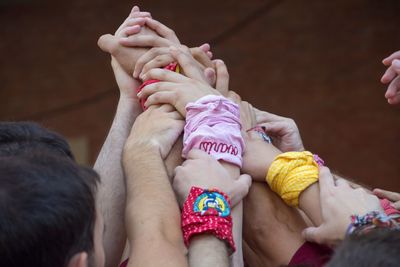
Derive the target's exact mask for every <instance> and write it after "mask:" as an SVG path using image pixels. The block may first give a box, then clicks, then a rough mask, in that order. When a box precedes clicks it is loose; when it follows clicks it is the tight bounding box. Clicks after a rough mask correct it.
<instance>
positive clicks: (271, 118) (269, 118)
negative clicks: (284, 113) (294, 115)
mask: <svg viewBox="0 0 400 267" xmlns="http://www.w3.org/2000/svg"><path fill="white" fill-rule="evenodd" d="M254 109H255V112H256V120H257V124H260V123H264V122H277V121H282V120H285V119H288V118H285V117H281V116H278V115H275V114H272V113H269V112H266V111H262V110H259V109H257V108H254Z"/></svg>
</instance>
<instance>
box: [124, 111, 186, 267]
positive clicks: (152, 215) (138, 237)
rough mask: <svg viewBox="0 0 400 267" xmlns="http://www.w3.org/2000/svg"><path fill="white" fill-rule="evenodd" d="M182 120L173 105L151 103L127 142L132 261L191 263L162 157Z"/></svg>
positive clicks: (131, 263) (127, 211)
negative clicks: (151, 105)
mask: <svg viewBox="0 0 400 267" xmlns="http://www.w3.org/2000/svg"><path fill="white" fill-rule="evenodd" d="M183 126H184V121H183V119H182V117H181V116H180V115H179V113H178V112H176V111H174V109H173V108H172V107H171V106H169V105H163V106H159V107H151V108H149V109H148V110H146V111H145V112H143V113H142V114H141V115H140V116H139V117H138V118H137V120H136V122H135V124H134V125H133V127H132V131H131V133H130V135H129V137H128V140H127V142H126V145H125V147H124V154H123V166H124V170H125V175H126V192H127V195H126V196H127V200H126V209H125V218H126V221H125V227H126V229H127V236H128V241H129V245H130V246H129V262H128V266H171V267H172V266H188V264H187V258H186V248H185V246H184V244H183V239H182V232H181V227H180V210H179V206H178V202H177V201H176V198H175V194H174V192H173V190H172V186H171V183H170V182H169V179H168V175H167V172H166V169H165V167H164V161H163V159H164V158H165V157H166V156H167V155H168V153H169V150H170V149H171V148H172V146H173V144H174V143H175V141H176V139H177V138H178V137H179V135H180V134H181V132H182V130H183Z"/></svg>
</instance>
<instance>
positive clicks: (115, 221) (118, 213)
mask: <svg viewBox="0 0 400 267" xmlns="http://www.w3.org/2000/svg"><path fill="white" fill-rule="evenodd" d="M136 106H137V104H136V103H134V102H133V100H131V99H127V98H123V97H121V98H120V100H119V102H118V107H117V111H116V115H115V118H114V121H113V123H112V126H111V129H110V131H109V133H108V136H107V138H106V141H105V142H104V145H103V147H102V148H101V151H100V153H99V156H98V158H97V160H96V163H95V165H94V169H95V170H96V171H97V172H98V173H99V175H100V177H101V183H100V184H99V189H98V194H97V205H98V207H99V208H100V209H101V211H102V215H103V218H104V224H105V226H106V230H105V233H104V237H103V244H104V248H105V253H106V266H107V267H108V266H109V267H114V266H117V265H118V263H119V261H120V258H121V255H122V252H123V249H124V245H125V240H126V234H125V226H124V221H125V220H124V209H125V183H124V173H123V170H122V165H121V160H122V150H123V147H124V144H125V141H126V139H127V137H128V135H129V132H130V129H131V128H132V124H133V122H134V120H135V118H136V117H137V115H138V114H139V111H137V109H136Z"/></svg>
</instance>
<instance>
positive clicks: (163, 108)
mask: <svg viewBox="0 0 400 267" xmlns="http://www.w3.org/2000/svg"><path fill="white" fill-rule="evenodd" d="M157 109H158V110H159V111H162V112H168V113H169V112H173V111H175V108H174V106H171V105H168V104H162V105H160V106H158V107H157Z"/></svg>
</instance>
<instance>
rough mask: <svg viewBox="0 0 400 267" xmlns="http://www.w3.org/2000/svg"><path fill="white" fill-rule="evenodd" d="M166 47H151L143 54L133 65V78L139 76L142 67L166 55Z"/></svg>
mask: <svg viewBox="0 0 400 267" xmlns="http://www.w3.org/2000/svg"><path fill="white" fill-rule="evenodd" d="M168 51H169V50H168V48H167V47H153V48H151V49H150V50H149V51H147V52H146V53H144V54H143V55H142V56H141V57H140V58H139V59H138V60H137V61H136V65H135V69H134V71H133V77H135V78H137V77H138V76H139V74H140V73H141V72H142V70H143V66H144V65H146V64H147V63H148V62H150V61H151V60H153V59H154V58H156V57H157V56H159V55H163V54H167V53H168Z"/></svg>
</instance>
